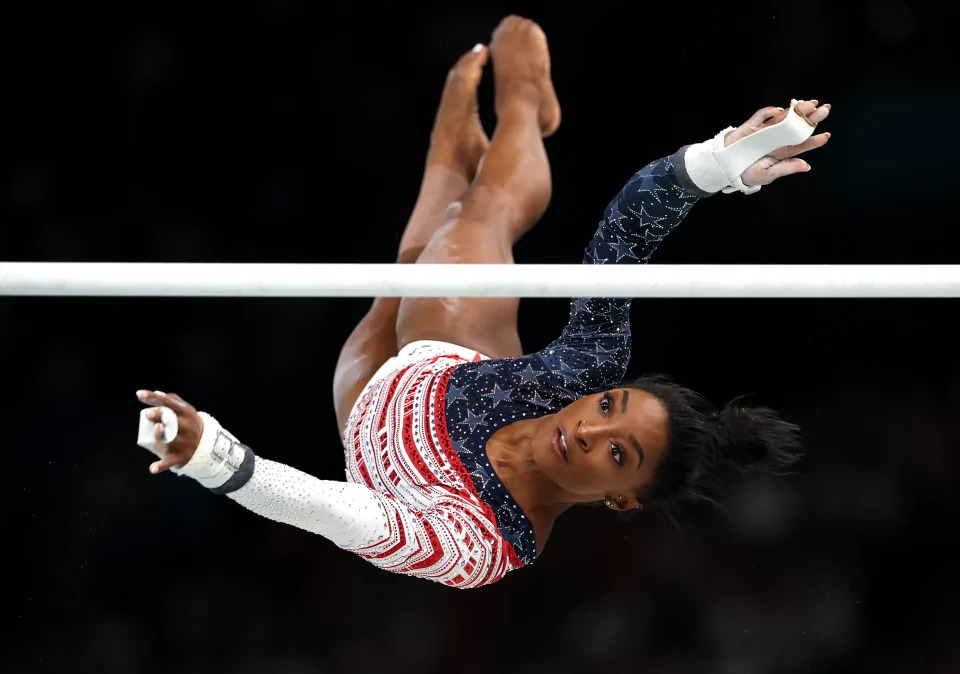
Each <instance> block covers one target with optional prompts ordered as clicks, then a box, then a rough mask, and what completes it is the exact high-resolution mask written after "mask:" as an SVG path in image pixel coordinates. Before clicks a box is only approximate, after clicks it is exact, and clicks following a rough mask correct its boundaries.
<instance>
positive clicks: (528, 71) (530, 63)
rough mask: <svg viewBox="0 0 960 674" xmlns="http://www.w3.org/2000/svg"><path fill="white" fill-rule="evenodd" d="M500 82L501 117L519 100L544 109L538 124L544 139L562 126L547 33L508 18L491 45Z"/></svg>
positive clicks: (498, 104) (498, 106)
mask: <svg viewBox="0 0 960 674" xmlns="http://www.w3.org/2000/svg"><path fill="white" fill-rule="evenodd" d="M490 52H491V54H492V55H493V72H494V77H495V78H496V100H495V106H496V110H497V114H498V115H500V114H501V112H502V111H503V110H504V109H505V106H506V105H508V104H509V101H511V100H512V99H514V98H516V97H522V98H526V99H528V100H530V101H532V102H535V103H536V104H537V105H539V106H540V108H539V113H538V116H537V120H538V122H539V124H540V132H541V133H542V134H543V137H544V138H546V137H547V136H550V135H552V134H553V133H554V132H555V131H556V130H557V128H558V127H559V126H560V101H559V100H557V93H556V91H554V89H553V81H552V79H551V77H550V50H549V49H548V48H547V36H546V34H544V32H543V29H541V28H540V26H538V25H537V24H536V23H534V22H533V21H530V20H529V19H524V18H522V17H519V16H513V15H511V16H508V17H507V18H505V19H504V20H503V21H501V22H500V25H499V26H497V28H496V30H494V31H493V39H492V40H491V42H490Z"/></svg>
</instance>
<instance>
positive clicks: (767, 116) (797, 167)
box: [723, 99, 830, 186]
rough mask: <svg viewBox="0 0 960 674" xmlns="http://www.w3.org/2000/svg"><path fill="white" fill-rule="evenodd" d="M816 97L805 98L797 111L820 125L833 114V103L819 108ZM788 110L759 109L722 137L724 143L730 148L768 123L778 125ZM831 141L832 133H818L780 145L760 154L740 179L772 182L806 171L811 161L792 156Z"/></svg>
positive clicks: (755, 183) (768, 124)
mask: <svg viewBox="0 0 960 674" xmlns="http://www.w3.org/2000/svg"><path fill="white" fill-rule="evenodd" d="M817 103H818V101H817V99H813V100H811V101H802V102H800V103H799V104H798V105H797V110H798V111H799V112H800V113H801V114H802V115H803V116H804V117H806V118H807V120H809V121H810V122H812V123H813V124H819V123H820V122H822V121H823V120H825V119H826V118H827V115H829V114H830V104H829V103H827V104H826V105H821V106H820V107H819V108H818V107H817ZM788 113H789V110H784V109H783V108H777V107H768V108H761V109H760V110H757V111H756V112H755V113H754V114H753V116H752V117H751V118H750V119H748V120H747V121H746V122H744V123H743V124H741V125H740V126H739V127H737V128H736V129H734V130H733V131H730V132H728V133H727V135H726V136H724V138H723V146H724V147H729V146H730V145H732V144H733V143H736V142H737V141H738V140H740V139H741V138H744V137H745V136H749V135H750V134H751V133H753V132H754V131H759V130H760V129H763V128H764V127H766V126H770V125H771V124H776V123H777V122H780V121H782V120H783V119H784V118H785V117H786V116H787V114H788ZM828 140H830V134H829V133H819V134H816V135H813V136H810V137H809V138H807V140H805V141H804V142H802V143H800V144H799V145H787V146H785V147H781V148H778V149H776V150H774V151H773V152H771V153H770V154H768V155H766V156H765V157H761V158H760V159H759V160H758V161H756V162H755V163H753V164H751V165H750V166H749V167H747V170H746V171H744V172H743V173H741V174H740V179H741V180H742V181H743V184H744V185H747V186H750V185H769V184H770V183H772V182H773V181H774V180H776V179H777V178H782V177H783V176H788V175H790V174H792V173H804V172H806V171H809V170H810V164H808V163H807V162H805V161H804V160H802V159H793V158H792V157H796V156H797V155H798V154H803V153H804V152H807V151H808V150H813V149H816V148H818V147H823V146H824V145H826V143H827V141H828Z"/></svg>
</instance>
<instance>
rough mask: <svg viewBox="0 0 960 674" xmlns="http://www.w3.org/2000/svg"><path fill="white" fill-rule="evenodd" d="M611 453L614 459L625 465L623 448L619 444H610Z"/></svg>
mask: <svg viewBox="0 0 960 674" xmlns="http://www.w3.org/2000/svg"><path fill="white" fill-rule="evenodd" d="M610 455H611V456H613V460H614V461H616V462H617V463H618V464H620V465H621V466H622V465H623V450H622V449H620V447H619V446H618V445H610Z"/></svg>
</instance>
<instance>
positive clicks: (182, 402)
mask: <svg viewBox="0 0 960 674" xmlns="http://www.w3.org/2000/svg"><path fill="white" fill-rule="evenodd" d="M167 398H169V399H170V401H171V402H173V403H174V404H176V405H179V406H180V407H183V408H185V409H188V410H192V409H193V405H191V404H190V403H188V402H187V401H186V400H184V399H183V398H181V397H180V396H178V395H177V394H176V393H168V394H167Z"/></svg>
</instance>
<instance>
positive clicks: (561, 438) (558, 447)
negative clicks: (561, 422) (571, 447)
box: [553, 426, 569, 461]
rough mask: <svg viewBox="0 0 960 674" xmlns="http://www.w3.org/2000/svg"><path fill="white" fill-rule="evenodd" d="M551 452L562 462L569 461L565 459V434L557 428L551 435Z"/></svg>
mask: <svg viewBox="0 0 960 674" xmlns="http://www.w3.org/2000/svg"><path fill="white" fill-rule="evenodd" d="M553 451H554V452H555V453H556V455H557V456H559V457H560V458H561V459H563V460H564V461H569V459H568V458H567V434H566V433H564V432H563V429H562V428H560V427H559V426H557V432H556V433H554V434H553Z"/></svg>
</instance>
